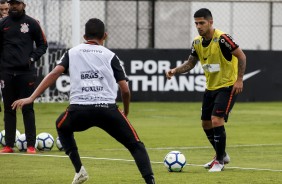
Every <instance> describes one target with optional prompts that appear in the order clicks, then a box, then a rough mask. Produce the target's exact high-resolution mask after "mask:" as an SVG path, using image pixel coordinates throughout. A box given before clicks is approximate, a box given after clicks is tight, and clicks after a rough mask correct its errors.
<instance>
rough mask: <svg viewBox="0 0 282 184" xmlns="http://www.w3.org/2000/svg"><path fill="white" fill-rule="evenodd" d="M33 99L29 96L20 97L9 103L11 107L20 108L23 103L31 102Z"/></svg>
mask: <svg viewBox="0 0 282 184" xmlns="http://www.w3.org/2000/svg"><path fill="white" fill-rule="evenodd" d="M32 102H33V100H32V99H31V98H22V99H19V100H16V101H14V103H13V104H12V105H11V106H12V109H13V110H15V109H22V108H23V106H24V105H27V104H31V103H32Z"/></svg>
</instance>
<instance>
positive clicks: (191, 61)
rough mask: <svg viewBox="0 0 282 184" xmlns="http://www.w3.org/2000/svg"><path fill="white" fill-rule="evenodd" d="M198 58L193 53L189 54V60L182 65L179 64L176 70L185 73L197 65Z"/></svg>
mask: <svg viewBox="0 0 282 184" xmlns="http://www.w3.org/2000/svg"><path fill="white" fill-rule="evenodd" d="M198 60H199V59H198V58H197V57H194V56H192V55H190V56H189V58H188V60H187V61H185V62H184V63H183V64H182V65H180V66H178V67H177V68H176V69H175V70H176V73H185V72H189V71H190V70H191V69H193V68H194V67H195V65H196V64H197V62H198Z"/></svg>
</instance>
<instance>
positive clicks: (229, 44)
mask: <svg viewBox="0 0 282 184" xmlns="http://www.w3.org/2000/svg"><path fill="white" fill-rule="evenodd" d="M219 46H220V49H221V52H222V54H223V56H224V57H225V58H226V59H227V60H228V61H231V59H232V54H231V52H232V51H234V50H235V49H237V48H238V47H239V45H237V44H236V43H235V41H234V39H233V38H232V37H231V36H230V35H229V34H222V35H221V36H220V37H219Z"/></svg>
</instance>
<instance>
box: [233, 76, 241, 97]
mask: <svg viewBox="0 0 282 184" xmlns="http://www.w3.org/2000/svg"><path fill="white" fill-rule="evenodd" d="M242 91H243V80H237V81H236V82H235V83H234V85H233V88H232V92H231V94H235V95H237V94H239V93H242Z"/></svg>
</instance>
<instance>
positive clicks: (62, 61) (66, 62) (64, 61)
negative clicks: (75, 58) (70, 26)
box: [57, 51, 70, 73]
mask: <svg viewBox="0 0 282 184" xmlns="http://www.w3.org/2000/svg"><path fill="white" fill-rule="evenodd" d="M69 61H70V60H69V51H66V52H65V53H64V55H63V56H62V57H61V59H60V60H59V61H58V62H57V65H61V66H63V67H64V68H65V72H64V73H68V70H69Z"/></svg>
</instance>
